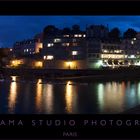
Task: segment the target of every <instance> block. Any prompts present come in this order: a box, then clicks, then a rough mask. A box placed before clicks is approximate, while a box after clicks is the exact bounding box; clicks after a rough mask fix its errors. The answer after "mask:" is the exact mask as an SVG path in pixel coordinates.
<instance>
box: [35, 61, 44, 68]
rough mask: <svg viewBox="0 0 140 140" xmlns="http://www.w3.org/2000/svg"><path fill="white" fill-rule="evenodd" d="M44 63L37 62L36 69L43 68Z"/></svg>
mask: <svg viewBox="0 0 140 140" xmlns="http://www.w3.org/2000/svg"><path fill="white" fill-rule="evenodd" d="M42 66H43V63H42V62H41V61H37V62H35V67H42Z"/></svg>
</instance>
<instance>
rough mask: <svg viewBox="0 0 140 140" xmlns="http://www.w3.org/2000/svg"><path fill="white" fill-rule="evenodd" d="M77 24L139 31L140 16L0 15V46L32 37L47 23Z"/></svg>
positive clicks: (66, 25) (67, 25)
mask: <svg viewBox="0 0 140 140" xmlns="http://www.w3.org/2000/svg"><path fill="white" fill-rule="evenodd" d="M73 24H79V25H80V26H81V29H85V27H86V25H92V24H103V25H107V24H108V26H109V29H112V28H113V27H118V28H119V29H120V30H121V32H124V31H125V30H127V29H128V28H134V29H135V30H136V31H140V16H0V47H12V46H13V44H14V42H16V41H20V40H24V39H29V38H32V37H33V36H34V35H35V34H37V33H40V32H42V30H43V28H44V27H45V26H47V25H55V26H56V27H58V28H63V27H71V26H72V25H73Z"/></svg>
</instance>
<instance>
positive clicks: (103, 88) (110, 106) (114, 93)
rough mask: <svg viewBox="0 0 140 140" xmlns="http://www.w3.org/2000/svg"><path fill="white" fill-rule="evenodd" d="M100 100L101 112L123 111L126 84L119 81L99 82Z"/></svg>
mask: <svg viewBox="0 0 140 140" xmlns="http://www.w3.org/2000/svg"><path fill="white" fill-rule="evenodd" d="M97 89H98V91H97V95H98V102H99V109H100V113H101V112H106V113H107V112H108V113H112V112H121V111H123V110H124V101H125V85H124V83H119V82H108V83H106V84H102V83H100V84H98V88H97Z"/></svg>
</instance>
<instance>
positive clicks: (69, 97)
mask: <svg viewBox="0 0 140 140" xmlns="http://www.w3.org/2000/svg"><path fill="white" fill-rule="evenodd" d="M70 84H72V82H71V81H68V82H67V84H66V94H65V100H66V111H67V112H68V113H71V112H72V85H70Z"/></svg>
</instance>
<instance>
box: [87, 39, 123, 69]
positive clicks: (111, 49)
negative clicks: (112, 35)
mask: <svg viewBox="0 0 140 140" xmlns="http://www.w3.org/2000/svg"><path fill="white" fill-rule="evenodd" d="M124 58H125V54H124V50H123V48H121V44H120V43H119V42H117V43H114V42H109V41H108V40H106V41H103V40H99V39H91V38H90V39H88V41H87V63H88V68H91V69H99V68H102V67H112V68H115V67H119V66H123V60H124Z"/></svg>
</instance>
